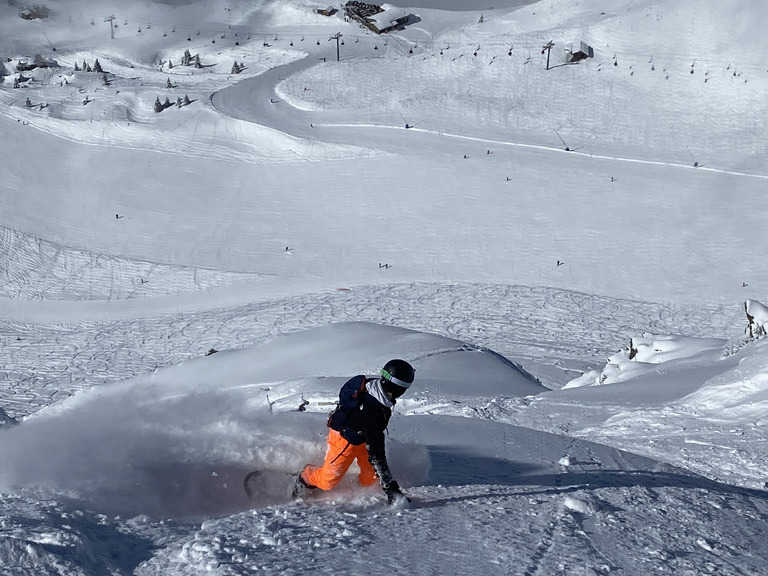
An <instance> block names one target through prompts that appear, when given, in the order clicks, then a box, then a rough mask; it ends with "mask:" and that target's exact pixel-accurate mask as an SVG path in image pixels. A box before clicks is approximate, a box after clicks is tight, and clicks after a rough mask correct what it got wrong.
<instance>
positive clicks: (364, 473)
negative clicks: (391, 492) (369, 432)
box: [354, 444, 378, 486]
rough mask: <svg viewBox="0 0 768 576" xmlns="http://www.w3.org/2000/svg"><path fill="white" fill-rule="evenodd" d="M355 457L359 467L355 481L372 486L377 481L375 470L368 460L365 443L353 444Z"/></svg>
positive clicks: (361, 484)
mask: <svg viewBox="0 0 768 576" xmlns="http://www.w3.org/2000/svg"><path fill="white" fill-rule="evenodd" d="M354 448H355V458H357V465H358V466H359V467H360V474H358V476H357V481H358V482H359V483H360V486H372V485H374V484H376V482H377V481H378V477H377V476H376V470H374V468H373V466H372V465H371V462H370V460H368V449H367V448H366V447H365V444H361V445H360V446H355V447H354Z"/></svg>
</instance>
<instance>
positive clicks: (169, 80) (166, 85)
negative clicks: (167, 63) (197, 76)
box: [165, 78, 173, 88]
mask: <svg viewBox="0 0 768 576" xmlns="http://www.w3.org/2000/svg"><path fill="white" fill-rule="evenodd" d="M165 87H166V88H173V84H171V79H170V78H168V80H166V82H165Z"/></svg>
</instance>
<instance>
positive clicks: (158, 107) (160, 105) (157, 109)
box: [155, 96, 163, 113]
mask: <svg viewBox="0 0 768 576" xmlns="http://www.w3.org/2000/svg"><path fill="white" fill-rule="evenodd" d="M162 111H163V103H162V102H160V96H158V97H157V99H156V100H155V112H157V113H160V112H162Z"/></svg>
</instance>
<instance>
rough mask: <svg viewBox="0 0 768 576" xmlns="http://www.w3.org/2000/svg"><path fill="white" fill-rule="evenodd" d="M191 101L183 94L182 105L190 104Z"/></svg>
mask: <svg viewBox="0 0 768 576" xmlns="http://www.w3.org/2000/svg"><path fill="white" fill-rule="evenodd" d="M191 103H192V101H191V100H190V99H189V96H187V95H186V94H184V106H187V105H188V104H191Z"/></svg>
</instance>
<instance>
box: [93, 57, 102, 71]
mask: <svg viewBox="0 0 768 576" xmlns="http://www.w3.org/2000/svg"><path fill="white" fill-rule="evenodd" d="M93 71H94V72H98V73H99V74H101V73H102V72H104V70H102V69H101V63H100V62H99V59H98V58H96V62H94V63H93Z"/></svg>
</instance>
